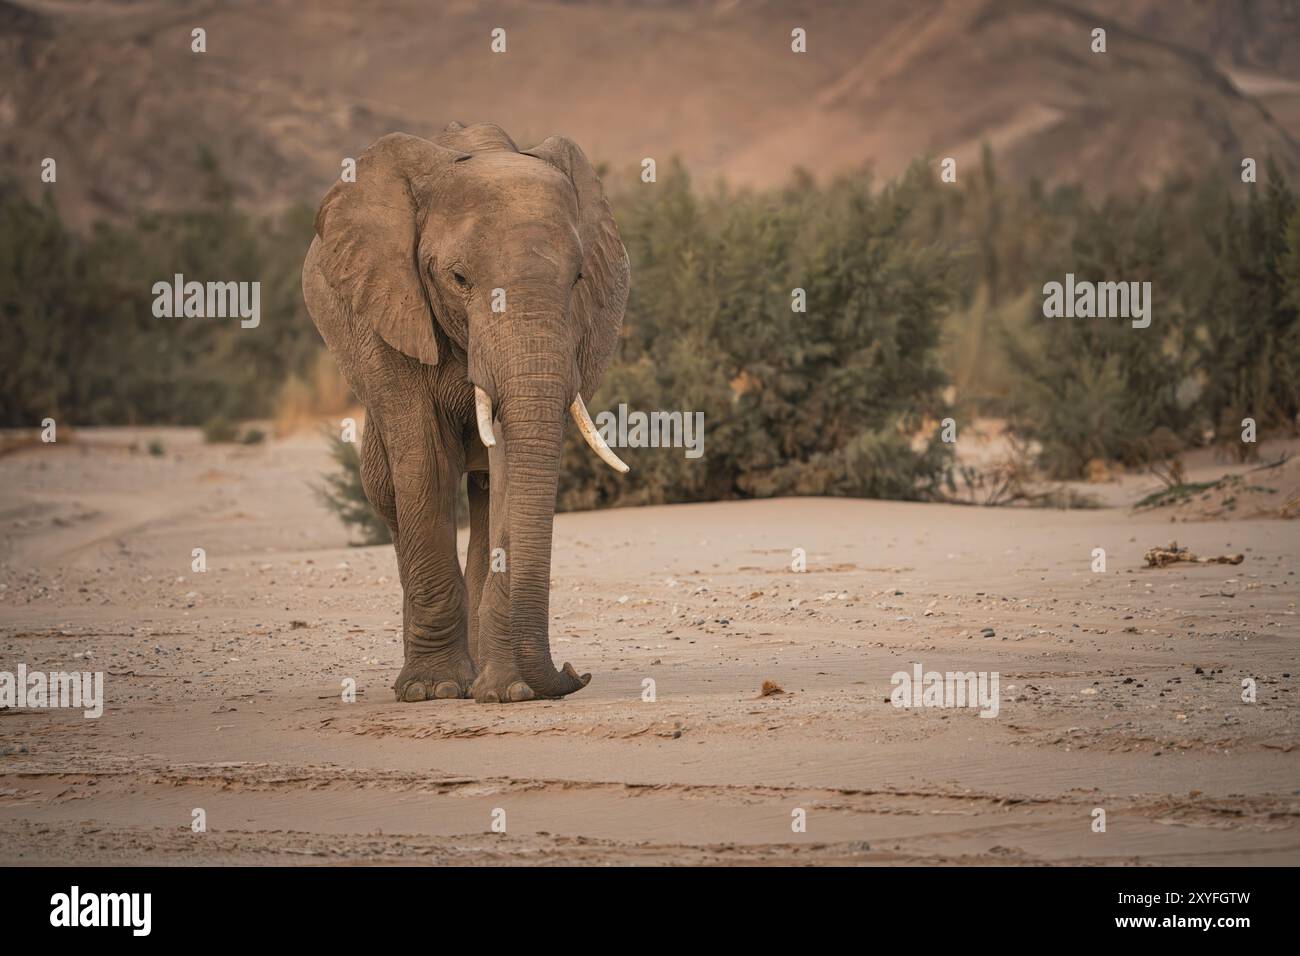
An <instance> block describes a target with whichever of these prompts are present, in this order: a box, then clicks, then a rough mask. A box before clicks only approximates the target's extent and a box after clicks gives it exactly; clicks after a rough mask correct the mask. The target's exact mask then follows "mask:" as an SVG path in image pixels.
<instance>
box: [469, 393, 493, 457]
mask: <svg viewBox="0 0 1300 956" xmlns="http://www.w3.org/2000/svg"><path fill="white" fill-rule="evenodd" d="M474 414H475V415H476V416H477V417H478V437H479V441H481V442H482V443H483V444H484V446H485V447H487V448H495V447H496V446H497V436H496V435H494V434H493V433H492V399H491V398H489V397H488V393H487V392H485V391H483V389H481V388H479V387H478V386H477V385H475V386H474Z"/></svg>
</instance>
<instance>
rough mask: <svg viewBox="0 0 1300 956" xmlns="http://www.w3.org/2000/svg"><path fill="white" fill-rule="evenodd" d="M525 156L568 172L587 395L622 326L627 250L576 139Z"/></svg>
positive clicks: (546, 144) (552, 141)
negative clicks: (578, 247) (573, 197)
mask: <svg viewBox="0 0 1300 956" xmlns="http://www.w3.org/2000/svg"><path fill="white" fill-rule="evenodd" d="M524 154H525V155H527V156H535V157H537V158H538V159H543V160H545V161H546V162H548V163H550V164H551V165H552V166H554V167H556V168H557V169H559V170H560V171H561V172H563V173H564V174H565V175H567V176H568V177H569V180H570V182H572V183H573V189H574V191H575V192H576V193H577V196H578V220H579V221H578V236H579V238H580V239H581V240H582V249H583V259H582V279H581V280H579V282H578V284H577V286H575V287H574V290H573V314H574V318H575V319H576V320H577V321H578V322H579V323H581V326H580V327H581V328H582V339H581V344H580V346H579V347H580V349H581V354H580V355H579V356H578V366H579V368H580V369H581V370H582V394H583V395H584V396H586V397H588V398H590V396H591V394H592V393H593V392H594V391H595V390H596V387H597V386H598V385H599V384H600V379H601V377H602V376H603V375H604V374H605V369H606V368H607V367H608V365H609V363H610V360H611V359H612V358H613V357H614V349H615V347H616V346H617V345H618V335H619V330H620V329H622V327H623V312H624V311H625V309H626V308H627V290H628V278H629V275H630V269H629V266H628V261H627V250H626V249H625V248H623V240H622V239H620V238H619V235H618V226H617V225H616V224H615V222H614V212H613V210H611V209H610V207H609V200H607V199H606V198H605V190H604V189H603V188H602V187H601V185H600V177H599V176H597V175H596V170H595V168H594V167H593V166H592V165H591V161H590V160H588V159H587V157H586V156H585V155H584V154H583V152H582V150H581V149H579V148H578V146H577V144H576V143H574V142H573V141H572V140H570V139H568V138H567V137H564V136H552V137H550V138H549V139H547V140H544V141H542V142H541V143H539V144H538V145H536V146H534V147H533V148H532V149H526V150H524Z"/></svg>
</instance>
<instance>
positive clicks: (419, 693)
mask: <svg viewBox="0 0 1300 956" xmlns="http://www.w3.org/2000/svg"><path fill="white" fill-rule="evenodd" d="M403 696H404V698H405V699H406V700H407V701H408V702H410V703H415V702H416V701H420V700H424V699H425V691H424V684H423V683H421V682H420V681H418V680H413V681H411V683H409V684H407V685H406V693H405V694H404V695H403Z"/></svg>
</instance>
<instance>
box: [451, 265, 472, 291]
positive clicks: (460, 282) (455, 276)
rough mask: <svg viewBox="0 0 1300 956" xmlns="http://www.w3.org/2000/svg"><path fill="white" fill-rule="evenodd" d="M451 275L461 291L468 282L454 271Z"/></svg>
mask: <svg viewBox="0 0 1300 956" xmlns="http://www.w3.org/2000/svg"><path fill="white" fill-rule="evenodd" d="M451 275H452V278H453V279H455V280H456V285H458V286H460V287H461V288H462V289H463V288H465V287H466V286H468V285H469V280H468V279H466V278H465V277H464V276H463V275H461V274H460V273H459V272H457V271H456V270H455V269H453V270H452V272H451Z"/></svg>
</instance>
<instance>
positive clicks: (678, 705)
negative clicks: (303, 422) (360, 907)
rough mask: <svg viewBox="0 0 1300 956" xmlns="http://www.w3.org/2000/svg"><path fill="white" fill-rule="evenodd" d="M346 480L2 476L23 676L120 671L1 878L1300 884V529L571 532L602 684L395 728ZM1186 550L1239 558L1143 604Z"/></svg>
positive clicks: (1067, 525) (564, 574)
mask: <svg viewBox="0 0 1300 956" xmlns="http://www.w3.org/2000/svg"><path fill="white" fill-rule="evenodd" d="M153 437H159V438H160V440H161V441H162V442H163V444H164V446H165V448H166V452H165V454H163V455H161V456H157V457H155V456H151V455H149V454H147V453H145V452H143V451H135V452H132V451H130V450H128V449H127V445H128V444H130V443H131V442H132V441H138V442H141V443H143V442H144V441H146V440H147V439H149V438H153ZM141 447H143V445H141ZM327 467H328V461H327V457H326V453H325V449H324V447H323V445H322V443H320V442H319V441H318V440H317V439H316V438H315V437H314V436H313V435H311V434H304V435H302V436H299V437H297V438H293V439H288V440H285V441H277V442H272V443H270V444H268V445H266V446H261V447H251V448H244V447H234V446H223V447H205V446H203V445H202V444H201V443H200V442H199V439H198V438H197V436H196V434H195V433H193V432H187V431H179V430H177V431H158V430H150V431H149V432H147V433H146V432H143V431H140V432H136V431H127V430H123V431H112V430H102V431H96V432H93V433H91V432H82V433H81V435H80V436H79V440H77V441H73V442H60V444H58V445H52V446H40V447H35V448H29V449H25V450H21V451H18V452H15V453H12V454H8V455H6V456H4V457H3V458H0V534H2V536H3V537H2V539H0V670H9V671H14V670H15V669H16V667H17V665H18V664H19V663H20V662H21V663H25V664H26V665H27V666H28V668H30V669H42V670H73V669H77V670H83V669H96V670H103V671H105V672H106V677H105V680H106V696H107V705H106V707H105V711H104V715H103V717H102V718H101V719H98V720H86V719H84V718H83V717H82V716H81V714H80V712H73V711H67V710H7V711H0V863H5V864H15V863H17V864H36V863H66V864H78V863H94V864H108V863H127V864H131V863H155V864H157V863H163V864H192V863H244V864H248V863H285V862H302V863H337V862H366V863H412V862H431V863H432V862H452V863H518V862H525V863H539V864H540V863H555V862H559V863H603V864H608V863H629V862H632V863H732V862H739V863H879V864H897V863H913V864H914V863H955V864H971V863H975V864H990V863H996V864H1040V863H1058V864H1059V863H1088V864H1161V863H1191V864H1209V863H1222V864H1290V865H1295V864H1297V863H1300V753H1297V746H1298V743H1300V736H1298V734H1297V711H1296V708H1297V691H1296V687H1297V681H1296V669H1297V667H1298V666H1300V661H1297V647H1298V646H1300V644H1298V640H1300V632H1298V628H1297V618H1296V600H1297V592H1298V591H1300V587H1298V586H1297V579H1296V570H1297V567H1300V534H1298V533H1297V530H1298V529H1297V526H1296V524H1295V523H1294V522H1290V521H1285V520H1276V519H1267V518H1244V517H1237V516H1233V515H1231V514H1228V515H1227V517H1226V520H1216V521H1192V522H1183V521H1177V522H1174V523H1171V521H1170V515H1169V513H1167V512H1165V511H1161V510H1156V511H1153V512H1141V513H1133V512H1131V511H1130V510H1129V509H1127V508H1123V507H1115V508H1105V509H1102V510H1092V511H1068V512H1067V511H1049V510H1030V509H1009V508H999V509H989V508H973V507H959V506H948V505H919V504H906V503H896V502H874V501H846V500H828V499H787V500H775V501H757V502H734V503H722V504H709V505H684V506H673V507H664V508H644V509H626V510H618V511H610V512H601V513H582V514H569V515H563V516H561V517H560V518H559V519H558V520H557V523H556V532H555V538H556V553H555V561H554V587H553V592H552V593H553V601H552V609H553V617H554V622H553V626H552V641H553V648H554V652H555V656H556V659H557V662H562V661H565V660H569V661H572V662H573V663H574V664H575V666H577V667H578V668H579V670H583V671H585V670H590V671H592V672H593V673H594V675H595V677H594V679H593V681H592V683H591V686H590V687H588V688H586V689H585V690H584V691H582V692H581V693H579V694H577V695H575V696H573V697H571V698H569V699H567V700H564V701H558V702H545V703H533V704H525V705H510V706H484V705H478V704H475V703H474V702H472V701H450V702H436V703H434V702H431V703H425V704H398V703H395V702H394V701H393V698H392V693H391V690H390V684H391V682H392V679H393V677H394V675H395V674H396V672H397V669H398V667H399V664H400V659H401V645H400V631H399V620H400V592H399V588H398V583H397V573H396V566H395V561H394V558H393V554H392V551H391V548H388V547H373V548H353V547H348V545H347V536H346V534H345V532H344V530H343V529H342V527H341V526H340V525H339V524H338V523H337V522H336V521H335V520H334V519H333V518H332V517H330V516H329V515H328V514H327V513H326V512H325V511H324V510H323V509H322V508H321V507H320V506H319V505H318V504H317V503H316V502H315V501H314V499H313V497H312V496H311V494H310V492H309V489H308V483H309V482H311V481H312V480H313V479H314V478H315V477H316V476H317V475H318V474H319V473H320V472H321V471H323V470H325V469H326V468H327ZM1225 470H1227V469H1226V468H1225V466H1223V465H1222V464H1215V463H1213V462H1203V463H1202V466H1201V468H1200V472H1201V473H1205V474H1210V475H1212V476H1213V477H1218V476H1220V475H1222V474H1223V473H1224V471H1225ZM1197 476H1198V475H1197V473H1195V472H1194V473H1192V474H1191V475H1190V477H1193V478H1195V477H1197ZM1155 487H1156V485H1155V484H1154V482H1152V481H1151V480H1150V479H1141V478H1133V479H1126V480H1125V481H1124V482H1123V483H1121V484H1120V485H1117V486H1112V487H1110V488H1108V491H1107V497H1108V499H1111V500H1114V499H1116V498H1122V499H1125V500H1128V501H1136V500H1137V499H1138V498H1140V497H1141V496H1142V495H1144V494H1145V493H1147V492H1149V491H1151V490H1153V489H1154V488H1155ZM1171 538H1177V540H1178V541H1179V543H1180V544H1183V545H1188V546H1190V547H1191V548H1192V549H1193V550H1194V551H1197V552H1198V553H1200V554H1203V555H1210V554H1219V553H1228V552H1241V553H1243V554H1244V555H1245V561H1244V562H1243V563H1242V564H1240V565H1237V566H1230V565H1187V564H1183V565H1177V566H1174V567H1170V568H1165V569H1160V570H1154V569H1145V568H1143V567H1142V563H1143V562H1142V555H1143V553H1144V552H1145V551H1146V550H1147V548H1149V547H1151V546H1153V545H1160V544H1165V543H1166V542H1168V541H1169V540H1170V539H1171ZM463 545H464V541H463V540H462V547H463ZM196 547H202V548H205V549H206V553H207V560H208V570H207V571H206V573H202V574H196V573H193V572H192V571H191V567H190V562H191V551H192V549H193V548H196ZM1098 547H1102V548H1105V549H1106V553H1107V571H1106V573H1104V574H1098V573H1093V571H1092V570H1091V563H1092V551H1093V549H1094V548H1098ZM795 548H802V549H804V550H805V552H806V554H807V570H806V572H805V573H795V572H794V571H792V570H791V560H792V551H793V549H795ZM914 661H919V662H920V663H921V664H922V665H923V667H924V668H925V669H926V670H939V671H950V670H960V671H971V670H973V671H996V672H998V674H999V675H1000V690H1001V709H1000V712H999V714H998V716H997V717H996V718H992V719H984V718H981V717H979V716H978V715H977V713H976V712H975V711H974V710H972V709H956V708H918V709H899V708H895V707H894V706H892V705H891V704H890V703H889V700H888V698H889V695H890V690H891V685H890V677H891V675H892V674H893V673H895V672H896V671H900V670H909V671H910V669H911V667H912V662H914ZM1247 677H1250V678H1254V679H1255V680H1256V681H1257V687H1258V699H1257V702H1255V703H1249V704H1248V703H1245V702H1243V701H1242V699H1241V682H1242V680H1243V678H1247ZM347 678H352V679H355V681H356V683H357V687H358V694H359V696H358V699H357V701H356V702H355V703H346V702H344V701H343V700H342V696H341V683H342V682H343V681H344V680H345V679H347ZM647 678H649V679H652V680H653V681H654V688H655V697H656V699H655V700H654V701H653V702H650V701H646V700H644V699H643V686H644V684H643V682H644V681H646V679H647ZM765 680H770V681H774V682H776V683H777V684H779V685H780V686H781V687H782V688H784V690H785V691H786V693H783V694H776V695H772V696H767V697H761V696H760V693H759V691H760V687H761V686H762V684H763V682H764V681H765ZM195 808H202V809H203V810H204V811H205V813H206V819H207V830H206V832H202V833H195V832H193V831H192V829H191V819H192V811H193V810H194V809H195ZM1096 808H1101V809H1103V810H1104V811H1105V813H1106V830H1105V832H1104V833H1101V832H1094V830H1093V821H1094V810H1095V809H1096ZM798 810H803V811H804V813H805V815H806V832H794V830H793V829H792V821H793V820H794V819H795V818H796V816H797V813H796V811H798ZM496 811H504V818H505V821H506V832H505V833H497V832H493V831H492V824H493V820H494V813H495V812H496ZM496 819H498V820H499V819H501V814H500V813H496Z"/></svg>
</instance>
